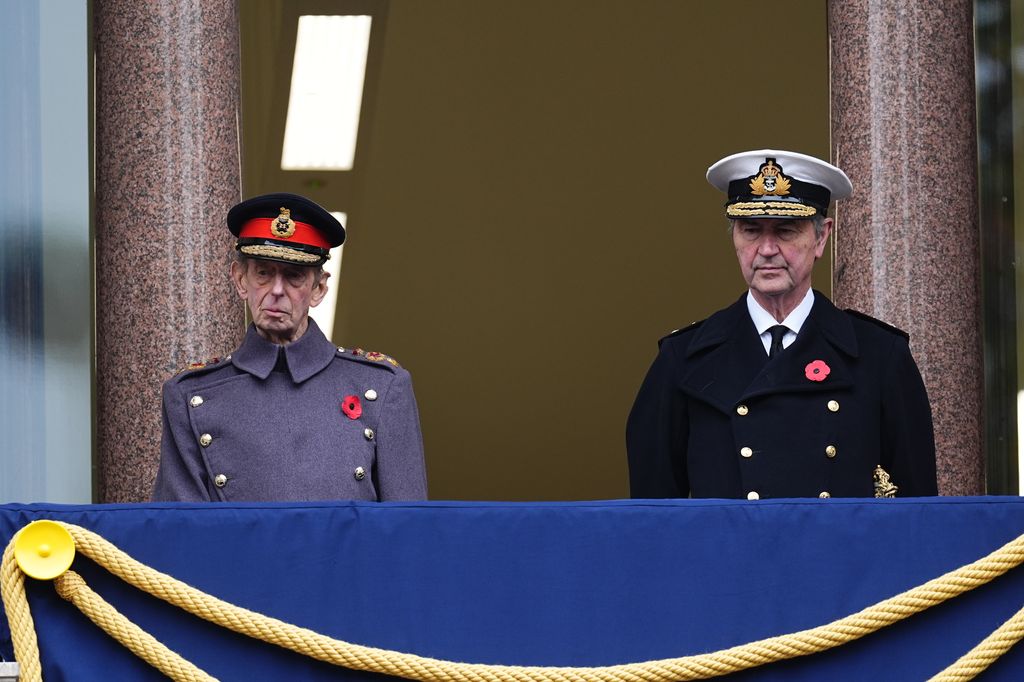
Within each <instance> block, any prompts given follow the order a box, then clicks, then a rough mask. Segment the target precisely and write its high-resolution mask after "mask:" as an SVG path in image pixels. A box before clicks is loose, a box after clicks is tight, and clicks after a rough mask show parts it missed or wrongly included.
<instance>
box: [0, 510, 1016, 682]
mask: <svg viewBox="0 0 1024 682" xmlns="http://www.w3.org/2000/svg"><path fill="white" fill-rule="evenodd" d="M44 518H45V519H53V520H58V521H66V522H69V523H74V524H78V525H81V526H83V527H85V528H88V529H90V530H92V531H94V532H96V533H98V534H100V535H102V536H103V537H105V538H106V539H107V540H109V541H110V542H112V543H114V544H115V545H117V546H118V547H120V548H121V549H123V550H124V551H126V552H127V553H129V554H131V555H132V556H133V557H135V558H136V559H137V560H139V561H141V562H143V563H145V564H147V565H149V566H151V567H153V568H154V569H156V570H159V571H162V572H164V573H168V574H170V575H172V576H174V577H176V578H178V579H180V580H183V581H185V582H187V583H189V584H191V585H193V586H195V587H197V588H199V589H201V590H204V591H206V592H208V593H210V594H212V595H214V596H217V597H219V598H221V599H224V600H226V601H228V602H231V603H233V604H236V605H239V606H243V607H245V608H248V609H252V610H254V611H258V612H260V613H264V614H266V615H270V616H273V617H275V618H279V619H281V620H284V621H288V622H291V623H294V624H296V625H301V626H303V627H307V628H310V629H312V630H315V631H317V632H320V633H322V634H325V635H329V636H331V637H335V638H338V639H342V640H345V641H348V642H352V643H357V644H364V645H368V646H373V647H380V648H385V649H393V650H397V651H403V652H410V653H415V654H419V655H422V656H429V657H434V658H441V659H447V660H453V661H466V662H477V663H499V664H511V665H551V666H600V665H611V664H618V663H628V662H638V661H646V660H652V659H661V658H670V657H678V656H687V655H692V654H698V653H704V652H710V651H716V650H720V649H724V648H728V647H732V646H736V645H740V644H745V643H747V642H751V641H754V640H757V639H762V638H766V637H772V636H775V635H781V634H787V633H791V632H795V631H798V630H803V629H807V628H812V627H816V626H818V625H823V624H826V623H829V622H831V621H833V620H836V619H838V618H841V617H844V616H847V615H849V614H851V613H854V612H856V611H859V610H860V609H863V608H865V607H867V606H870V605H872V604H874V603H876V602H878V601H881V600H883V599H886V598H888V597H891V596H893V595H895V594H897V593H899V592H902V591H904V590H907V589H910V588H912V587H915V586H917V585H920V584H922V583H924V582H926V581H927V580H930V579H932V578H935V577H937V576H939V575H942V574H943V573H945V572H947V571H950V570H954V569H957V568H959V567H960V566H962V565H964V564H967V563H970V562H972V561H975V560H976V559H978V558H980V557H983V556H984V555H986V554H988V553H989V552H991V551H993V550H995V549H997V548H999V547H1000V546H1002V545H1003V544H1004V543H1006V542H1008V541H1010V540H1012V539H1014V538H1015V537H1017V536H1018V535H1019V534H1021V533H1024V501H1022V500H1021V499H1020V498H1016V497H1013V498H1008V497H976V498H930V499H893V500H843V499H832V500H777V501H760V502H756V503H751V502H746V501H722V500H678V501H605V502H566V503H482V502H481V503H474V502H424V503H362V502H341V503H331V504H326V503H325V504H305V505H295V504H233V505H227V504H217V505H201V504H148V505H94V506H60V505H47V504H33V505H0V541H2V543H3V546H6V544H7V542H8V541H9V540H10V538H11V536H12V535H13V534H14V533H15V532H16V531H17V530H18V529H19V528H21V527H22V526H24V525H25V524H27V523H28V522H30V521H32V520H35V519H44ZM73 568H74V570H76V571H78V572H79V573H81V574H82V575H83V576H84V577H85V579H86V581H87V582H88V583H89V584H90V585H91V586H92V587H93V588H94V589H95V590H96V591H97V592H99V593H100V594H101V595H102V596H104V598H106V599H107V600H108V601H110V602H111V603H112V604H113V605H114V606H116V607H117V608H118V609H119V610H120V611H121V612H122V613H124V614H125V615H127V616H128V617H129V618H131V619H132V620H133V621H135V622H136V623H138V624H139V625H141V626H142V627H143V628H144V629H146V630H148V631H149V632H150V633H151V634H153V635H154V636H155V637H156V638H157V639H159V640H160V641H162V642H164V643H165V644H166V645H168V646H169V647H170V648H171V649H172V650H174V651H177V652H178V653H180V654H182V655H183V656H184V657H186V658H187V659H189V660H191V661H192V662H194V663H195V664H196V665H198V666H199V667H200V668H202V669H203V670H205V671H206V672H208V673H210V674H211V675H214V676H215V677H218V678H220V679H222V680H245V681H247V682H248V681H252V680H264V679H287V680H337V679H348V680H371V679H380V676H378V675H373V674H370V673H360V672H353V671H348V670H345V669H343V668H336V667H334V666H331V665H328V664H325V663H320V662H316V661H313V660H312V659H307V658H305V657H302V656H300V655H298V654H295V653H291V652H288V651H285V650H283V649H279V648H277V647H274V646H271V645H268V644H264V643H261V642H257V641H255V640H251V639H248V638H246V637H244V636H241V635H237V634H234V633H231V632H229V631H227V630H224V629H222V628H219V627H217V626H215V625H212V624H210V623H207V622H205V621H202V620H200V619H198V618H196V617H194V616H191V615H189V614H187V613H185V612H183V611H180V610H178V609H176V608H174V607H172V606H170V605H168V604H165V603H164V602H161V601H159V600H157V599H155V598H153V597H150V596H149V595H147V594H144V593H142V592H139V591H138V590H136V589H134V588H132V587H129V586H127V585H125V584H124V583H122V582H120V581H119V580H117V579H116V578H114V577H113V576H111V575H110V574H108V573H107V572H106V571H105V570H103V569H101V568H100V567H98V566H97V565H95V564H93V563H92V562H91V561H89V560H88V559H85V558H84V557H82V556H78V557H77V558H76V559H75V564H74V567H73ZM27 583H28V585H27V588H28V593H29V601H30V604H31V607H32V613H33V616H34V618H35V622H36V629H37V632H38V637H39V645H40V650H41V652H42V661H43V674H44V679H46V680H47V681H48V682H49V681H52V680H76V681H79V680H86V681H89V680H159V679H163V678H162V676H161V675H160V674H159V673H157V672H156V671H155V670H154V669H152V668H150V667H149V666H148V665H146V664H145V663H143V662H142V661H140V660H138V659H136V658H135V657H134V656H133V655H132V654H131V653H130V652H128V650H127V649H124V648H122V647H121V646H120V645H119V644H118V643H116V642H115V641H114V640H112V639H111V638H109V637H108V636H107V635H106V634H104V633H103V632H102V631H100V630H99V629H98V628H97V627H96V626H94V625H93V624H92V623H90V622H89V621H88V620H87V619H86V618H85V617H84V616H83V615H81V614H80V613H79V612H78V610H77V609H75V608H74V607H73V606H72V605H71V604H69V603H67V602H65V601H63V600H62V599H60V598H59V597H58V596H57V595H56V593H55V592H54V589H53V586H52V585H51V584H50V583H48V582H39V581H35V580H31V579H28V580H27ZM1022 605H1024V569H1020V568H1018V569H1014V570H1012V571H1010V572H1009V573H1008V574H1006V575H1005V576H1003V577H1001V578H998V579H996V580H995V581H994V582H992V583H990V584H988V585H985V586H983V587H981V588H978V589H977V590H974V591H972V592H969V593H967V594H965V595H962V596H960V597H958V598H956V599H954V600H952V601H949V602H947V603H945V604H943V605H941V606H938V607H934V608H932V609H930V610H929V611H926V612H924V613H922V614H918V615H916V616H913V617H911V618H910V619H908V620H906V621H903V622H901V623H898V624H896V625H893V626H891V627H889V628H886V629H884V630H883V631H881V632H878V633H875V634H872V635H868V636H867V637H864V638H862V639H860V640H858V641H856V642H853V643H850V644H846V645H844V646H841V647H839V648H836V649H833V650H831V651H828V652H825V653H820V654H815V655H813V656H810V657H804V658H798V659H794V660H791V661H784V662H779V663H773V664H770V665H767V666H763V667H760V668H757V669H754V670H751V671H747V672H742V673H737V674H735V675H732V676H729V677H728V679H735V680H787V681H793V680H815V681H817V680H822V679H828V680H924V679H927V678H928V677H930V676H932V675H934V674H935V673H937V672H939V671H940V670H942V669H943V668H945V667H946V666H947V665H949V664H950V663H952V662H953V661H955V660H956V659H957V658H959V657H960V656H961V655H962V654H963V653H965V652H966V651H968V650H969V649H970V648H971V647H973V646H974V645H975V644H976V643H977V642H979V641H980V640H981V639H982V638H984V637H985V636H986V635H987V634H989V633H990V632H991V631H993V630H994V629H996V628H997V627H998V626H999V625H1000V624H1001V623H1003V622H1004V621H1005V620H1006V619H1007V618H1009V617H1010V616H1012V615H1013V614H1014V613H1015V612H1016V611H1017V610H1018V609H1020V608H1021V606H1022ZM2 623H3V624H2V625H0V656H3V657H4V658H5V659H6V660H11V657H12V649H11V643H10V633H9V632H8V631H7V623H6V618H4V619H3V621H2ZM979 679H981V680H1019V679H1024V647H1022V646H1020V645H1018V646H1017V647H1014V648H1013V649H1011V650H1010V652H1009V653H1008V654H1006V655H1005V656H1004V657H1003V658H1001V659H1000V660H999V661H997V662H996V664H995V665H993V666H992V667H991V668H990V669H989V670H988V671H987V672H986V673H984V674H983V675H982V676H981V677H980V678H979Z"/></svg>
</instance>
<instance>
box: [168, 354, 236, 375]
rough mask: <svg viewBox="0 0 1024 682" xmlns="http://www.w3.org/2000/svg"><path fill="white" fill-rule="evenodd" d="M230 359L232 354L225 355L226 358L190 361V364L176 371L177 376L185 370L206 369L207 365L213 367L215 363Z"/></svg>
mask: <svg viewBox="0 0 1024 682" xmlns="http://www.w3.org/2000/svg"><path fill="white" fill-rule="evenodd" d="M230 359H231V356H230V355H228V356H227V357H224V358H210V359H209V360H203V361H201V362H190V363H188V365H186V366H185V367H182V368H181V369H179V370H178V371H177V372H175V376H177V375H179V374H184V373H185V372H194V371H195V370H197V369H204V368H206V367H213V366H214V365H219V364H220V363H222V362H226V361H228V360H230Z"/></svg>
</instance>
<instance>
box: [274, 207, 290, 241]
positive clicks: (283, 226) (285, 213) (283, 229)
mask: <svg viewBox="0 0 1024 682" xmlns="http://www.w3.org/2000/svg"><path fill="white" fill-rule="evenodd" d="M270 232H271V233H272V234H273V235H274V236H275V237H280V238H281V239H288V237H291V236H292V235H293V234H295V221H294V220H292V212H291V210H290V209H287V208H285V207H284V206H282V207H281V215H279V216H277V218H275V219H274V222H272V223H271V224H270Z"/></svg>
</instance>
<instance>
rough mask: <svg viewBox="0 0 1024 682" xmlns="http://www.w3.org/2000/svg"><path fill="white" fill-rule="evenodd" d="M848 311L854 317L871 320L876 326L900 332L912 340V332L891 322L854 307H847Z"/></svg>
mask: <svg viewBox="0 0 1024 682" xmlns="http://www.w3.org/2000/svg"><path fill="white" fill-rule="evenodd" d="M846 312H847V313H849V314H850V315H853V316H854V317H857V318H860V319H861V320H864V321H865V322H871V323H872V324H874V325H876V326H879V327H881V328H882V329H885V330H886V331H890V332H892V333H894V334H899V335H900V336H902V337H903V338H905V339H906V340H907V341H909V340H910V334H908V333H907V332H905V331H903V330H902V329H900V328H899V327H894V326H892V325H891V324H889V323H887V322H882V321H881V320H879V319H878V318H875V317H871V316H870V315H867V314H865V313H862V312H861V311H859V310H854V309H852V308H847V309H846Z"/></svg>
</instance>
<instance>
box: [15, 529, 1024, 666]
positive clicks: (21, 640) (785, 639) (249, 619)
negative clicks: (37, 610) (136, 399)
mask: <svg viewBox="0 0 1024 682" xmlns="http://www.w3.org/2000/svg"><path fill="white" fill-rule="evenodd" d="M59 525H60V526H62V527H63V528H64V529H66V530H67V532H68V533H69V534H70V535H71V537H72V538H73V539H74V543H75V548H76V549H77V551H80V552H81V553H82V554H84V555H85V556H87V557H89V558H90V559H92V560H93V561H95V562H96V563H97V564H99V565H100V566H103V567H104V568H106V569H107V570H108V571H110V572H111V573H113V574H114V575H116V576H117V577H119V578H121V579H122V580H124V581H125V582H127V583H129V584H130V585H133V586H134V587H136V588H138V589H140V590H142V591H143V592H147V593H149V594H151V595H153V596H154V597H157V598H159V599H162V600H164V601H166V602H168V603H169V604H173V605H174V606H177V607H179V608H181V609H183V610H185V611H188V612H189V613H191V614H193V615H195V616H198V617H199V618H202V619H204V620H207V621H209V622H211V623H214V624H216V625H220V626H222V627H224V628H227V629H229V630H232V631H234V632H237V633H240V634H243V635H247V636H249V637H252V638H254V639H258V640H261V641H263V642H266V643H268V644H274V645H277V646H280V647H282V648H285V649H289V650H291V651H295V652H297V653H300V654H304V655H306V656H309V657H311V658H314V659H316V660H319V661H324V662H327V663H331V664H334V665H338V666H343V667H345V668H350V669H352V670H366V671H369V672H374V673H380V674H383V675H390V676H393V677H402V678H406V679H410V680H419V681H421V682H674V681H676V680H702V679H708V678H711V677H718V676H721V675H727V674H729V673H733V672H738V671H741V670H747V669H749V668H754V667H757V666H760V665H764V664H766V663H772V662H775V661H781V660H785V659H790V658H796V657H798V656H807V655H810V654H814V653H818V652H820V651H826V650H828V649H831V648H834V647H837V646H840V645H842V644H846V643H847V642H851V641H854V640H856V639H859V638H861V637H863V636H865V635H868V634H870V633H872V632H875V631H877V630H880V629H882V628H884V627H886V626H887V625H891V624H893V623H896V622H898V621H901V620H904V619H906V618H908V617H910V616H912V615H914V614H916V613H920V612H921V611H924V610H925V609H928V608H930V607H932V606H935V605H937V604H941V603H942V602H944V601H946V600H948V599H951V598H953V597H956V596H958V595H960V594H963V593H964V592H967V591H969V590H972V589H974V588H976V587H979V586H981V585H984V584H985V583H988V582H990V581H991V580H993V579H995V578H997V577H999V576H1001V575H1003V574H1004V573H1006V572H1007V571H1009V570H1010V569H1012V568H1015V567H1016V566H1018V565H1020V564H1021V563H1022V562H1024V535H1022V536H1020V537H1018V538H1016V539H1015V540H1012V541H1011V542H1008V543H1007V544H1005V545H1004V546H1003V547H1001V548H999V549H997V550H996V551H994V552H992V553H991V554H989V555H988V556H986V557H984V558H982V559H979V560H978V561H975V562H974V563H971V564H968V565H967V566H964V567H962V568H960V569H957V570H955V571H950V572H949V573H946V574H945V575H943V576H940V577H938V578H935V579H933V580H930V581H928V582H927V583H925V584H923V585H920V586H918V587H915V588H913V589H910V590H907V591H906V592H903V593H901V594H898V595H896V596H894V597H891V598H889V599H886V600H884V601H881V602H878V603H877V604H875V605H873V606H869V607H867V608H865V609H863V610H861V611H859V612H857V613H855V614H853V615H850V616H847V617H845V618H841V619H839V620H836V621H834V622H832V623H829V624H828V625H822V626H819V627H816V628H811V629H809V630H802V631H800V632H796V633H793V634H789V635H781V636H778V637H771V638H769V639H763V640H759V641H756V642H751V643H750V644H744V645H742V646H737V647H732V648H730V649H724V650H722V651H717V652H714V653H708V654H698V655H694V656H685V657H681V658H671V659H663V660H659V661H648V662H645V663H629V664H624V665H614V666H605V667H590V668H586V667H584V668H565V667H543V666H504V665H484V664H476V663H456V662H451V661H443V660H438V659H434V658H426V657H423V656H416V655H414V654H406V653H400V652H395V651H387V650H384V649H376V648H372V647H365V646H360V645H358V644H350V643H348V642H344V641H341V640H338V639H333V638H331V637H327V636H324V635H321V634H318V633H316V632H313V631H312V630H308V629H306V628H302V627H298V626H296V625H292V624H289V623H285V622H283V621H280V620H277V619H275V618H271V617H269V616H264V615H262V614H259V613H256V612H254V611H249V610H248V609H244V608H241V607H238V606H234V605H233V604H229V603H227V602H224V601H222V600H220V599H217V598H216V597H213V596H210V595H208V594H206V593H204V592H202V591H200V590H197V589H195V588H193V587H191V586H189V585H187V584H185V583H183V582H181V581H180V580H176V579H174V578H172V577H170V576H168V575H165V574H163V573H160V572H158V571H156V570H154V569H152V568H150V567H148V566H146V565H144V564H142V563H140V562H138V561H136V560H135V559H133V558H132V557H131V556H129V555H128V554H126V553H125V552H123V551H121V550H120V549H118V548H117V547H115V546H114V545H113V544H111V543H110V542H108V541H107V540H105V539H104V538H102V537H101V536H99V535H97V534H95V533H93V532H91V531H89V530H86V529H85V528H82V527H80V526H76V525H73V524H67V523H60V524H59ZM15 539H17V536H15ZM15 539H12V541H11V543H10V544H9V545H8V546H7V549H6V550H5V551H4V554H3V563H2V565H0V596H2V598H3V603H4V607H5V609H6V611H7V618H8V622H9V623H10V629H11V635H12V638H13V641H14V653H15V658H16V659H17V660H18V661H19V662H20V663H21V666H22V679H23V680H24V681H25V682H42V673H41V666H40V663H39V649H38V644H37V641H36V636H35V630H34V626H33V622H32V616H31V613H30V612H29V606H28V601H27V599H26V596H25V588H24V575H23V572H22V569H21V568H20V567H19V564H18V562H17V559H16V557H15V552H14V550H13V547H14V543H15ZM54 583H55V587H56V589H57V592H58V593H59V594H60V596H61V597H63V598H64V599H67V600H68V601H70V602H71V603H73V604H75V606H77V607H78V608H79V609H80V610H82V612H83V613H85V614H86V616H87V617H88V618H89V619H90V620H92V621H93V622H94V623H96V624H97V625H99V626H100V627H101V628H102V629H103V630H104V631H105V632H107V633H108V634H109V635H110V636H112V637H114V638H115V639H117V641H119V642H121V643H122V644H123V645H124V646H126V647H128V648H129V649H130V650H131V651H132V652H133V653H135V654H136V655H137V656H139V657H140V658H142V659H143V660H145V661H146V662H147V663H149V664H150V665H152V666H154V667H156V668H158V669H159V670H160V671H161V672H163V673H164V674H165V675H167V676H168V677H170V678H171V679H174V680H179V681H182V682H185V681H188V682H192V681H193V680H203V681H206V680H213V679H214V678H212V677H210V676H209V675H207V674H206V673H205V672H203V671H202V670H200V669H199V668H197V667H195V666H194V665H193V664H191V663H189V662H188V661H186V660H185V659H183V658H182V657H180V656H179V655H178V654H176V653H174V652H173V651H171V650H170V649H168V648H167V647H166V646H164V645H163V644H161V643H160V642H158V641H156V639H154V638H153V637H152V636H151V635H149V634H148V633H146V632H145V631H143V630H142V629H141V628H139V627H138V626H137V625H135V624H134V623H132V622H131V621H129V620H128V619H127V618H126V617H125V616H124V615H122V614H121V613H119V612H118V611H117V610H116V609H114V608H113V607H112V606H111V605H110V604H108V603H107V602H106V601H104V600H103V599H102V598H101V597H100V596H99V595H97V594H96V593H95V592H93V591H92V590H91V589H89V588H88V586H87V585H86V584H85V581H84V580H82V578H81V576H79V575H78V574H77V573H74V572H71V571H68V572H65V573H63V574H62V575H59V576H57V577H56V578H55V579H54ZM1021 638H1024V609H1021V611H1019V612H1017V613H1016V614H1015V615H1014V616H1013V617H1012V618H1010V619H1009V620H1008V621H1006V623H1004V624H1003V625H1002V626H1001V627H1000V628H999V629H997V630H996V631H995V632H993V633H992V634H991V635H989V636H988V637H987V638H985V639H984V640H983V641H982V642H980V643H979V644H978V645H977V646H975V647H974V649H972V650H971V651H970V652H968V653H967V654H965V655H964V656H963V657H961V658H960V659H959V660H957V661H956V662H955V663H953V664H952V665H951V666H949V667H948V668H946V669H945V670H943V671H942V672H940V673H938V674H937V675H936V676H935V677H933V678H932V680H935V681H940V682H954V681H957V682H959V681H960V680H971V679H973V678H974V677H975V676H977V675H978V674H979V673H981V672H982V671H983V670H985V669H986V668H987V667H988V666H989V665H991V664H992V663H993V662H994V661H995V660H996V659H998V658H999V657H1000V656H1001V655H1002V654H1004V653H1006V651H1008V650H1009V649H1010V647H1012V646H1013V645H1014V644H1016V643H1017V642H1018V641H1020V639H1021Z"/></svg>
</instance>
